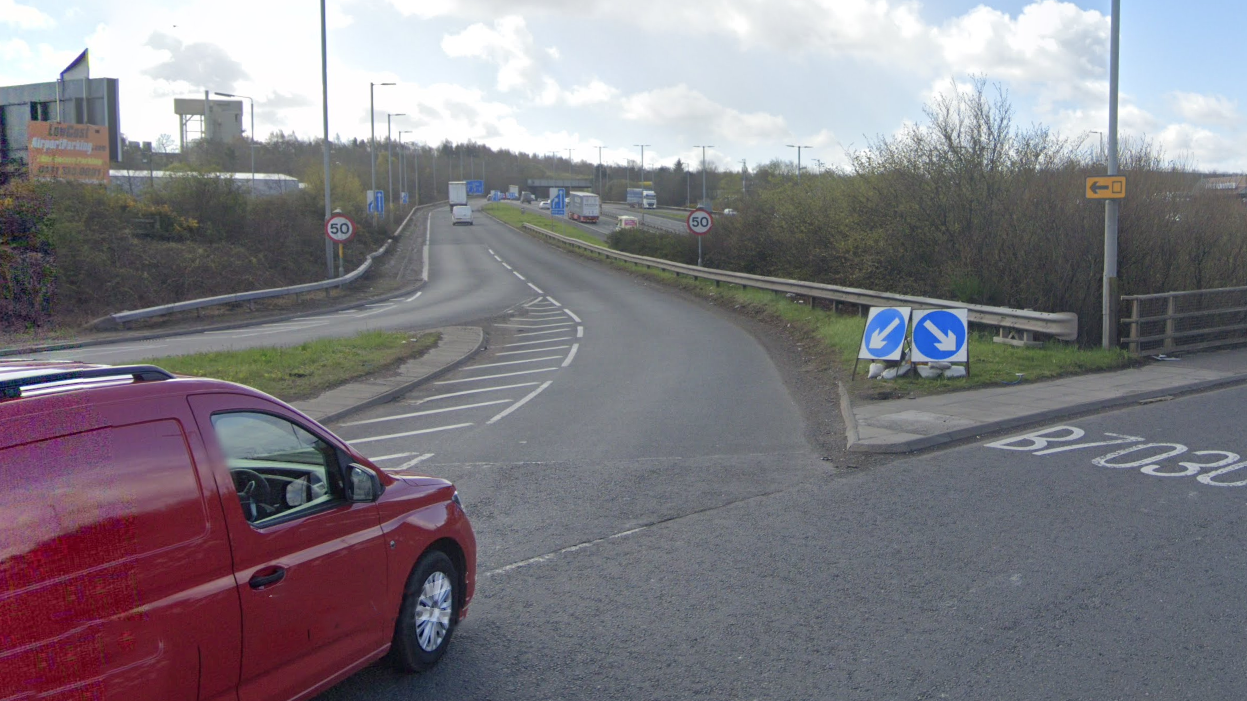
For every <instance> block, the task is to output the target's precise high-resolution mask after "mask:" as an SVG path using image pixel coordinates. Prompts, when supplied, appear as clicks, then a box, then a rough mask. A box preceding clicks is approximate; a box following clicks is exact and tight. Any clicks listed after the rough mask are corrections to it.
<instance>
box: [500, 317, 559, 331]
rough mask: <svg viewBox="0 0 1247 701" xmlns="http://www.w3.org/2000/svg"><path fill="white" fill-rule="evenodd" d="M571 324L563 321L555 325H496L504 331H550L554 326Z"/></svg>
mask: <svg viewBox="0 0 1247 701" xmlns="http://www.w3.org/2000/svg"><path fill="white" fill-rule="evenodd" d="M537 321H547V320H546V319H538V320H537ZM571 325H572V322H570V321H563V322H559V323H557V324H498V326H500V327H502V328H504V329H552V328H555V327H556V326H571Z"/></svg>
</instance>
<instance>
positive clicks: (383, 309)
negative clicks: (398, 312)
mask: <svg viewBox="0 0 1247 701" xmlns="http://www.w3.org/2000/svg"><path fill="white" fill-rule="evenodd" d="M393 308H394V305H393V304H391V305H388V306H386V307H382V308H381V309H376V310H374V311H371V312H364V313H363V314H357V315H355V317H354V318H356V319H363V318H364V317H366V316H372V315H373V314H380V313H381V312H384V311H389V310H390V309H393Z"/></svg>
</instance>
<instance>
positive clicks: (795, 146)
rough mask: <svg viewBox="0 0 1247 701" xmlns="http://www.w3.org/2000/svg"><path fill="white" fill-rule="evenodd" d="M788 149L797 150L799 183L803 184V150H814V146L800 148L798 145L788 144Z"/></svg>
mask: <svg viewBox="0 0 1247 701" xmlns="http://www.w3.org/2000/svg"><path fill="white" fill-rule="evenodd" d="M788 148H795V149H797V182H798V183H799V182H801V149H803V148H814V147H813V146H799V145H797V144H788Z"/></svg>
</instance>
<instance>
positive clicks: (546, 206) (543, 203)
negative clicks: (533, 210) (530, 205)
mask: <svg viewBox="0 0 1247 701" xmlns="http://www.w3.org/2000/svg"><path fill="white" fill-rule="evenodd" d="M537 207H538V209H549V208H550V200H542V201H541V202H540V203H539V204H538V205H537Z"/></svg>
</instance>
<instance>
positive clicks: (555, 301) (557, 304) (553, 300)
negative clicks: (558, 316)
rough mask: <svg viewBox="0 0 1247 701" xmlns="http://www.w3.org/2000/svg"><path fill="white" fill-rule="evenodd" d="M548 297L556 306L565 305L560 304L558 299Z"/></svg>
mask: <svg viewBox="0 0 1247 701" xmlns="http://www.w3.org/2000/svg"><path fill="white" fill-rule="evenodd" d="M546 299H548V300H550V304H553V305H554V306H556V307H561V306H563V305H561V304H559V303H558V301H557V300H555V299H554V298H553V297H549V296H547V297H546Z"/></svg>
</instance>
